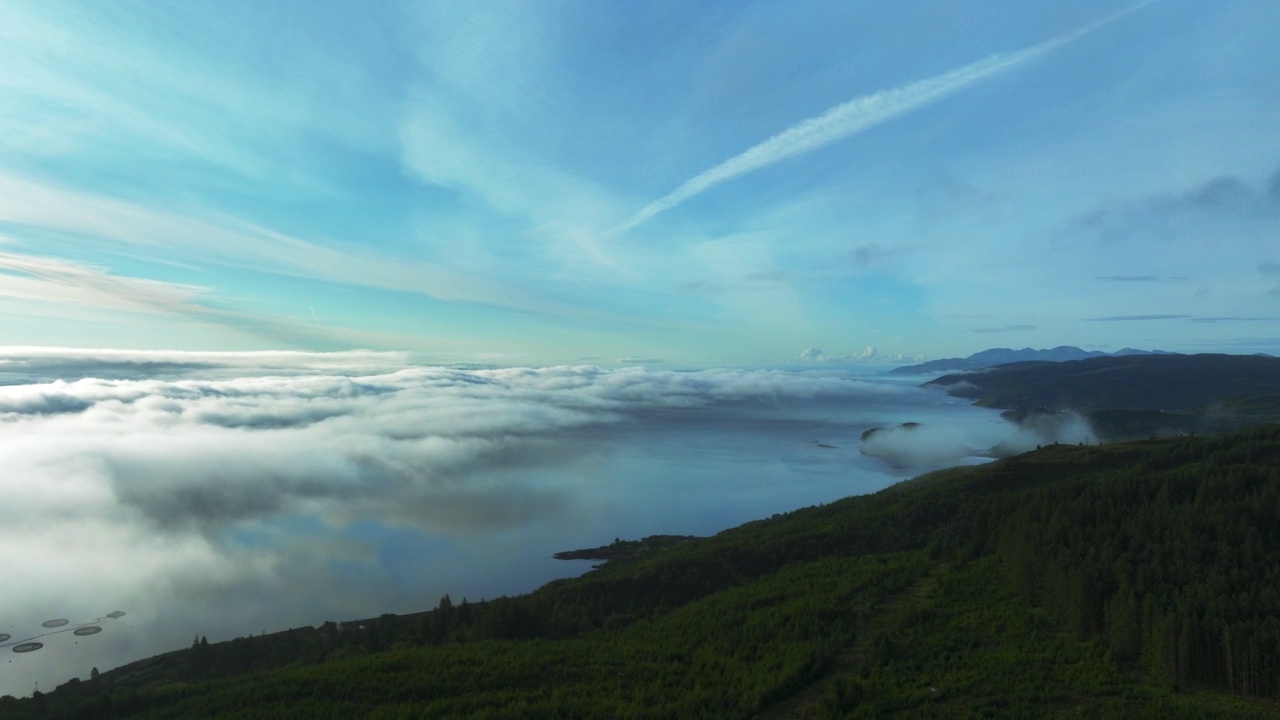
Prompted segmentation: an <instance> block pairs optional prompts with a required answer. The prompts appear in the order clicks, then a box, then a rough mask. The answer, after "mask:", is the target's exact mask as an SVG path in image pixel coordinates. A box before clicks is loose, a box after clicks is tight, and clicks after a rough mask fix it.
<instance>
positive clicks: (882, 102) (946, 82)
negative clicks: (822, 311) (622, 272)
mask: <svg viewBox="0 0 1280 720" xmlns="http://www.w3.org/2000/svg"><path fill="white" fill-rule="evenodd" d="M1152 1H1153V0H1146V1H1145V2H1141V3H1139V4H1137V5H1134V6H1133V7H1131V8H1128V9H1125V10H1122V11H1120V12H1118V13H1115V14H1113V15H1111V16H1109V17H1107V18H1104V19H1102V20H1099V21H1097V22H1095V23H1092V24H1090V25H1088V26H1086V27H1084V28H1081V29H1079V30H1076V31H1073V32H1070V33H1066V34H1063V35H1060V36H1058V37H1056V38H1053V39H1051V40H1047V41H1045V42H1043V43H1040V44H1039V45H1034V46H1032V47H1029V48H1025V49H1023V50H1019V51H1017V52H1013V53H1007V54H997V55H992V56H991V57H988V58H984V59H982V60H979V61H978V62H975V63H971V64H969V65H965V66H963V67H960V68H956V69H955V70H952V71H950V72H947V73H943V74H942V75H937V76H934V77H931V78H928V79H925V80H918V81H916V82H914V83H910V84H908V85H904V86H902V87H898V88H893V89H891V90H881V91H880V92H877V93H873V94H871V95H864V96H862V97H857V98H854V99H853V100H850V101H848V102H845V103H842V104H840V105H837V106H835V107H833V108H831V109H829V110H827V111H826V112H824V113H822V114H821V115H818V116H816V117H812V118H809V119H808V120H805V121H803V122H801V123H799V124H796V125H793V126H791V127H789V128H787V129H786V130H783V131H782V132H780V133H778V134H777V135H774V136H773V137H771V138H769V139H768V140H765V141H764V142H762V143H760V144H759V145H756V146H754V147H752V148H750V149H748V150H746V151H745V152H743V153H740V154H738V155H735V156H734V157H732V158H729V159H728V160H725V161H724V162H722V163H720V164H719V165H716V166H715V167H713V168H711V169H709V170H706V171H704V172H702V173H700V174H698V175H696V176H694V177H693V178H691V179H689V180H687V181H685V182H684V183H683V184H681V185H680V186H679V187H677V188H676V189H675V190H673V191H671V192H670V193H668V194H666V195H664V196H663V197H661V198H658V199H657V200H655V201H653V202H651V203H649V204H648V205H646V206H644V207H643V208H641V209H640V210H639V211H638V212H636V213H635V214H634V215H632V216H631V217H630V218H629V219H627V221H626V222H624V223H622V224H621V225H619V226H617V227H615V228H614V229H613V231H612V232H614V233H622V232H626V231H627V230H630V229H632V228H634V227H636V226H637V225H640V224H641V223H643V222H644V221H646V220H648V219H649V218H651V217H653V216H654V215H657V214H658V213H661V212H664V211H666V210H670V209H671V208H673V207H675V206H677V205H679V204H681V203H683V202H684V201H686V200H688V199H690V198H692V197H694V196H695V195H698V194H701V193H703V192H706V191H707V190H710V189H711V188H713V187H715V186H716V185H719V184H720V183H723V182H727V181H729V180H732V179H733V178H736V177H739V176H741V175H745V174H747V173H750V172H754V171H756V170H760V169H762V168H765V167H768V166H770V165H773V164H774V163H777V162H781V161H783V160H786V159H788V158H792V157H795V156H797V155H802V154H804V153H807V152H811V151H813V150H817V149H818V148H820V147H823V146H824V145H829V144H831V143H833V142H836V141H838V140H843V139H845V138H847V137H851V136H853V135H856V134H858V133H861V132H864V131H866V130H869V129H871V128H873V127H875V126H877V125H880V124H882V123H885V122H888V121H889V120H892V119H894V118H896V117H900V116H902V115H905V114H907V113H910V112H913V111H915V110H919V109H921V108H924V107H928V106H929V105H932V104H933V103H936V102H938V101H940V100H943V99H945V98H947V97H950V96H951V95H954V94H956V93H958V92H960V91H962V90H965V89H966V88H969V87H972V86H974V85H977V84H979V83H982V82H983V81H986V80H990V79H992V78H994V77H997V76H999V75H1000V74H1002V73H1005V72H1009V71H1012V70H1015V69H1017V68H1019V67H1021V66H1023V65H1026V64H1028V63H1030V62H1032V61H1033V60H1035V59H1036V58H1039V57H1041V56H1042V55H1045V54H1046V53H1048V52H1050V51H1052V50H1054V49H1056V48H1058V47H1060V46H1062V45H1065V44H1066V43H1069V42H1071V41H1073V40H1076V39H1078V38H1080V37H1083V36H1084V35H1087V34H1088V33H1091V32H1093V31H1094V30H1097V29H1098V28H1101V27H1103V26H1104V25H1107V24H1108V23H1111V22H1114V21H1115V20H1118V19H1119V18H1121V17H1124V16H1125V15H1128V14H1129V13H1131V12H1133V11H1135V10H1137V9H1139V8H1141V7H1142V6H1144V5H1147V4H1148V3H1150V2H1152Z"/></svg>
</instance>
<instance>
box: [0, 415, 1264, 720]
mask: <svg viewBox="0 0 1280 720" xmlns="http://www.w3.org/2000/svg"><path fill="white" fill-rule="evenodd" d="M1278 525H1280V426H1268V427H1259V428H1255V429H1252V430H1249V431H1247V432H1243V433H1238V434H1234V435H1228V436H1221V437H1196V438H1190V437H1184V438H1167V439H1163V440H1144V441H1137V442H1131V443H1115V444H1109V445H1103V446H1097V445H1095V446H1074V445H1061V446H1057V445H1054V446H1046V447H1044V448H1042V449H1039V450H1036V451H1034V452H1030V453H1026V454H1023V455H1019V456H1016V457H1013V458H1009V459H1006V460H1001V461H997V462H993V463H990V464H987V465H983V466H977V467H964V468H955V469H951V470H945V471H941V472H936V473H931V474H929V475H924V476H921V477H919V478H916V479H915V480H911V481H907V482H904V483H900V484H898V485H896V486H893V487H890V488H888V489H886V490H883V491H881V492H879V493H875V494H873V495H867V496H860V497H852V498H847V499H844V500H840V501H837V502H834V503H831V504H828V505H822V506H816V507H810V508H804V509H801V510H797V511H794V512H790V513H786V514H780V515H775V516H773V517H771V518H768V519H763V520H758V521H755V522H752V523H747V524H746V525H742V526H740V527H737V528H733V529H731V530H727V531H725V532H722V533H720V534H718V535H716V536H714V537H710V538H686V539H684V540H683V541H682V542H679V543H675V544H672V545H669V546H667V547H665V548H662V549H658V550H656V551H655V552H653V553H647V554H642V555H638V556H633V557H630V558H628V559H619V560H611V561H609V562H607V563H606V564H604V565H603V566H602V567H601V568H599V569H598V570H594V571H592V572H589V573H587V574H586V575H584V576H582V577H580V578H576V579H570V580H559V581H555V582H552V583H549V584H548V585H546V586H544V587H542V588H541V589H539V590H537V591H535V592H533V593H531V594H529V595H524V596H520V597H514V598H499V599H497V600H492V601H489V602H480V603H467V602H466V601H462V602H460V603H454V602H452V601H451V600H449V599H448V598H447V597H446V598H445V599H443V600H442V601H441V602H440V604H439V606H438V607H437V608H435V609H434V610H431V611H429V612H425V613H421V614H418V615H415V616H408V617H396V616H394V615H384V616H382V617H379V618H376V619H369V620H365V621H360V622H353V623H326V624H325V625H323V626H321V627H318V628H305V629H301V628H299V629H295V630H292V631H288V632H285V633H276V634H275V635H267V636H257V637H246V638H238V639H236V640H234V641H231V642H225V643H212V644H205V643H199V642H198V643H196V644H195V645H193V646H192V647H191V648H190V649H187V650H183V651H178V652H174V653H169V654H167V655H164V656H160V657H158V658H154V659H152V660H150V661H145V662H143V663H137V664H134V665H132V666H128V667H127V668H124V669H120V670H116V671H110V672H106V673H102V674H101V676H99V677H98V678H96V679H93V680H89V681H73V682H69V683H67V684H64V685H62V686H60V687H59V688H58V689H57V690H55V691H54V692H51V693H47V694H45V695H41V696H38V697H33V698H29V699H23V700H16V699H13V698H3V699H0V717H4V718H6V720H27V719H29V718H31V719H34V718H42V719H43V718H50V719H54V720H56V719H58V718H180V717H220V718H269V717H307V718H310V717H321V718H349V717H379V718H418V717H431V718H437V717H439V718H463V717H477V718H479V717H494V718H497V717H504V718H505V717H511V718H518V717H574V718H618V717H628V718H699V717H705V718H717V719H719V718H726V719H732V718H783V717H853V718H864V717H865V718H874V717H886V716H903V717H939V718H946V717H1037V718H1040V717H1047V718H1067V717H1092V718H1150V719H1152V720H1156V719H1158V720H1174V719H1176V718H1274V717H1278V716H1280V620H1277V618H1280V592H1278V591H1277V588H1280V562H1277V559H1278V558H1280V533H1276V532H1275V528H1276V527H1277V526H1278Z"/></svg>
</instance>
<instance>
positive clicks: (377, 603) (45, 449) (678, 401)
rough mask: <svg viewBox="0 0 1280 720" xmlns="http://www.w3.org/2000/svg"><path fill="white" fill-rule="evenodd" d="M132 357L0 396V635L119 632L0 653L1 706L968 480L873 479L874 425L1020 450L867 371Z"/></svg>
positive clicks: (951, 401)
mask: <svg viewBox="0 0 1280 720" xmlns="http://www.w3.org/2000/svg"><path fill="white" fill-rule="evenodd" d="M80 360H83V359H79V360H77V362H80ZM142 360H145V362H142V363H140V364H139V365H138V366H137V368H135V369H134V370H131V369H130V368H131V367H133V366H131V365H130V362H131V361H130V360H129V359H128V358H124V359H121V358H119V357H113V358H112V359H111V365H110V371H111V372H110V378H101V377H94V372H93V369H94V368H93V367H92V364H91V363H84V367H83V368H81V370H80V375H81V376H80V377H76V376H75V375H67V371H66V368H67V367H68V366H69V365H70V363H68V362H67V361H66V360H65V358H64V359H63V360H61V361H60V362H59V363H58V364H57V366H56V372H55V373H53V374H54V375H61V377H62V378H64V379H53V377H52V376H45V375H42V374H41V370H40V368H39V367H36V366H38V365H39V363H38V362H37V361H28V362H25V363H23V364H22V365H21V377H10V378H9V382H10V384H8V385H7V386H4V387H0V464H3V467H4V468H5V469H6V470H5V472H4V474H3V475H0V492H2V493H3V497H5V498H6V502H5V504H4V506H3V507H0V568H3V572H4V574H5V577H4V578H3V588H4V589H3V590H2V591H0V593H2V596H3V602H0V612H2V615H0V633H5V634H9V635H11V636H12V637H13V639H15V640H18V639H23V638H26V637H31V636H34V635H37V634H39V633H40V632H41V628H40V624H41V623H42V622H44V621H46V620H49V619H50V618H52V617H58V618H69V619H70V621H71V622H80V621H82V620H90V619H93V618H98V617H100V616H103V615H104V614H105V613H107V612H110V611H112V610H116V609H122V610H125V611H127V612H128V613H129V614H128V615H127V616H126V617H124V618H120V619H117V620H114V621H112V622H108V623H104V624H103V632H101V633H99V634H97V635H95V636H93V637H74V636H72V635H70V634H67V635H66V636H62V635H59V636H53V637H50V638H48V639H47V641H46V642H45V647H44V648H42V649H40V650H39V651H37V652H32V653H26V654H22V655H17V654H14V653H12V652H9V651H8V650H7V649H3V650H0V652H2V653H3V654H0V659H2V660H3V663H2V664H0V694H15V695H25V694H29V693H30V692H31V690H32V688H33V686H34V683H36V682H39V684H40V687H41V689H44V690H49V689H52V688H53V686H55V685H56V684H59V683H62V682H65V681H66V680H68V679H70V678H71V677H77V676H78V677H81V678H87V677H88V674H89V671H90V669H91V668H92V667H97V668H99V669H100V670H106V669H108V668H111V667H115V666H117V665H119V664H123V663H125V662H129V661H132V660H136V659H140V658H143V657H148V656H150V655H154V654H157V653H160V652H165V651H168V650H173V649H178V648H181V647H185V646H187V645H189V644H190V643H191V640H192V637H193V636H195V635H205V636H207V637H208V638H209V640H210V641H218V640H225V639H230V638H232V637H235V636H240V635H248V634H257V633H260V632H262V631H267V632H272V631H276V630H282V629H285V628H287V627H290V626H301V625H315V624H319V623H321V622H323V621H325V620H348V619H355V618H362V617H370V616H377V615H379V614H381V613H384V612H394V613H407V612H413V611H417V610H422V609H427V608H429V607H432V606H434V604H435V603H436V602H437V600H438V598H439V597H440V595H441V594H443V593H449V594H450V595H451V596H452V597H453V598H454V599H455V601H456V600H459V599H461V598H462V597H464V596H465V597H467V598H468V599H471V600H478V599H481V598H492V597H496V596H498V595H502V594H518V593H523V592H528V591H530V590H533V589H534V588H536V587H537V586H539V585H540V584H542V583H544V582H546V581H548V580H550V579H553V578H557V577H566V576H571V575H576V574H579V573H581V572H584V571H585V570H587V568H588V567H589V563H582V562H563V561H557V560H554V559H552V558H551V555H552V553H554V552H556V551H559V550H566V549H572V548H577V547H587V546H595V545H600V544H604V543H608V542H610V541H612V540H613V538H614V537H624V538H636V537H642V536H645V535H650V534H655V533H679V534H696V535H707V534H712V533H715V532H718V531H720V530H723V529H725V528H728V527H732V526H734V525H737V524H740V523H742V522H746V521H748V520H753V519H757V518H760V517H766V516H769V515H772V514H774V513H778V512H785V511H789V510H793V509H796V508H799V507H804V506H808V505H813V504H818V503H825V502H830V501H833V500H836V499H838V498H841V497H845V496H848V495H856V494H863V493H869V492H874V491H876V490H879V489H881V488H883V487H885V486H887V485H889V484H892V483H893V482H896V481H899V480H901V479H904V478H907V477H911V476H914V475H916V474H919V473H921V472H924V471H927V470H929V469H932V468H933V467H938V466H943V465H952V464H957V463H958V462H979V461H980V460H979V459H976V458H966V457H964V456H963V453H961V454H960V455H956V454H955V453H954V452H953V451H950V450H949V451H947V452H935V451H933V450H930V451H927V452H923V453H921V454H920V456H919V457H917V458H915V460H913V462H914V463H915V464H914V465H913V466H911V467H904V466H902V465H903V463H891V462H886V461H885V460H884V459H883V458H880V457H874V456H870V455H865V454H863V453H862V452H860V447H859V445H860V442H859V438H860V435H861V434H862V433H863V432H864V431H866V430H867V429H869V428H872V427H885V426H896V425H898V424H900V423H903V422H919V423H922V427H923V428H928V429H929V433H930V434H929V435H928V436H922V437H921V440H922V442H923V441H925V440H927V439H929V438H933V439H934V440H936V438H938V437H945V438H947V444H949V446H951V445H954V446H958V447H961V448H963V447H978V448H983V447H990V446H992V445H994V444H996V443H998V442H1000V441H1001V440H1003V439H1005V438H1007V437H1009V436H1010V435H1011V433H1012V432H1013V428H1012V427H1011V426H1010V425H1009V424H1008V423H1005V422H1004V421H1003V420H1001V419H1000V418H999V417H998V415H997V414H996V413H995V412H993V411H990V410H984V409H980V408H975V407H971V406H970V405H969V404H968V403H967V402H966V401H962V400H957V399H955V398H951V397H948V396H946V395H944V394H941V393H939V392H937V391H936V390H932V389H928V390H926V389H922V388H918V387H915V385H914V382H915V381H914V380H907V381H904V380H902V379H899V378H890V377H885V376H882V375H880V374H878V373H875V372H871V371H863V372H861V373H854V372H850V371H845V370H822V371H781V370H773V371H762V370H709V371H698V372H678V371H670V370H663V371H656V370H645V369H642V368H624V369H617V370H603V369H600V368H595V367H559V368H505V369H504V368H499V369H472V370H462V369H457V368H439V367H415V366H408V365H403V359H401V358H386V357H379V358H371V359H363V360H362V359H359V358H357V359H356V360H354V361H353V362H355V364H356V367H354V368H353V367H351V366H350V364H348V363H345V362H344V363H335V362H334V358H333V357H331V356H324V357H318V358H317V359H316V360H315V361H314V362H311V363H310V364H308V360H307V358H300V359H299V358H293V359H291V362H293V363H294V364H295V365H297V366H298V367H295V368H294V369H293V370H292V371H291V372H289V373H282V372H280V367H279V364H278V363H275V362H274V361H273V362H267V363H263V364H262V366H261V367H259V366H257V365H255V362H254V361H253V360H252V359H246V358H244V357H228V358H222V359H219V358H209V357H201V358H199V361H198V363H194V362H193V364H192V365H191V366H190V367H185V366H184V362H185V361H184V360H183V358H180V357H179V358H155V357H149V358H142ZM362 362H364V363H366V364H367V366H368V372H367V373H362V372H361V371H360V370H361V368H360V364H361V363H362ZM397 362H398V363H400V365H401V366H399V367H386V365H387V364H388V363H391V364H395V363H397ZM158 363H163V365H162V366H163V368H164V372H163V374H162V376H160V377H156V376H154V375H152V374H149V371H148V369H147V365H148V364H149V365H150V366H152V367H155V366H157V364H158ZM51 372H52V371H51ZM103 374H106V373H103ZM931 442H932V441H931ZM46 616H48V617H46Z"/></svg>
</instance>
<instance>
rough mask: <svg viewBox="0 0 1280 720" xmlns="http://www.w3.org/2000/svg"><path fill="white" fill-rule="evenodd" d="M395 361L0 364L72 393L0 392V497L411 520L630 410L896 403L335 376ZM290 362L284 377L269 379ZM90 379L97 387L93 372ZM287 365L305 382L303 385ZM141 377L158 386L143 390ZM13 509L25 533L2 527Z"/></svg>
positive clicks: (821, 389) (736, 385)
mask: <svg viewBox="0 0 1280 720" xmlns="http://www.w3.org/2000/svg"><path fill="white" fill-rule="evenodd" d="M402 360H403V356H401V355H397V354H380V353H332V354H325V353H311V354H303V353H297V354H291V353H232V354H214V353H128V352H118V351H117V352H112V351H107V352H100V353H97V352H95V351H68V352H58V351H56V350H52V349H40V348H34V349H8V350H5V351H4V352H3V353H0V372H3V373H4V374H5V375H8V376H10V380H11V381H12V379H13V378H14V377H19V378H33V377H53V376H61V375H67V374H68V371H72V370H74V371H75V372H74V373H72V375H73V376H74V375H79V376H80V377H79V379H75V380H72V381H67V380H61V379H59V380H52V381H37V382H29V383H25V384H10V385H7V386H3V387H0V458H5V461H4V462H5V465H6V467H8V468H10V469H11V472H10V473H9V474H8V475H7V476H6V480H5V481H4V483H5V485H6V490H7V492H11V493H13V494H15V495H17V494H22V492H23V490H24V488H26V489H30V488H28V486H29V485H31V484H32V483H35V484H38V485H40V486H41V487H42V488H43V489H44V490H43V491H46V492H53V493H55V494H57V495H58V497H60V498H61V500H60V501H59V502H70V503H72V504H74V500H73V498H74V496H75V493H74V492H72V491H71V488H79V490H78V491H77V492H84V493H85V496H86V497H88V498H93V502H94V503H96V504H102V503H106V504H107V505H109V506H111V508H110V512H109V513H108V515H109V516H112V517H118V518H128V517H135V518H137V519H138V520H141V521H144V522H145V523H147V524H149V525H151V526H152V527H153V529H154V530H156V531H159V532H165V533H179V534H184V533H191V532H197V533H200V534H203V535H206V536H209V537H213V536H216V535H217V533H219V532H222V531H224V530H226V529H227V528H229V527H232V526H234V525H236V524H237V523H243V522H251V521H261V520H264V519H267V518H271V517H275V516H277V515H280V514H282V513H287V512H290V511H293V510H296V509H298V508H299V507H303V506H307V507H311V508H313V509H319V510H332V509H333V508H334V507H335V506H336V505H335V504H342V505H344V506H347V507H348V508H350V507H361V508H364V509H365V510H366V511H367V512H368V513H369V516H370V517H384V516H385V517H393V516H394V517H400V518H406V517H408V515H407V514H406V513H404V512H400V511H397V512H391V511H392V510H393V509H395V508H403V507H405V506H406V503H407V504H408V505H411V506H412V505H426V504H430V503H431V502H433V501H434V500H433V499H434V498H440V501H441V502H442V503H445V504H448V505H450V506H460V505H463V504H467V503H480V504H483V502H484V501H485V499H486V497H496V496H497V495H502V494H504V493H505V492H507V491H508V490H513V489H512V488H489V489H488V490H485V491H483V492H481V491H477V487H483V478H485V477H486V474H487V473H489V472H490V471H492V470H494V469H495V468H497V467H501V466H504V465H506V464H509V463H512V462H518V463H520V464H529V463H532V464H534V465H537V464H539V463H542V462H552V461H554V458H556V457H559V456H561V455H563V454H565V453H572V452H578V451H579V450H575V449H574V448H575V447H576V445H575V443H574V442H573V439H574V438H575V437H577V433H579V431H583V430H586V429H590V428H599V427H603V426H608V425H612V424H616V423H619V422H625V421H628V419H629V418H634V417H636V414H637V413H640V412H647V411H652V410H655V409H663V408H685V409H688V408H706V407H712V406H721V405H735V404H741V403H747V404H751V403H758V402H762V401H767V402H770V403H772V402H776V401H777V400H778V399H779V398H793V399H815V398H819V399H820V398H849V397H856V396H878V397H879V396H883V397H891V396H894V395H895V394H896V393H897V392H899V391H897V390H895V389H891V388H883V387H880V386H875V385H868V384H866V383H861V382H856V381H851V380H848V379H843V378H839V377H835V376H830V375H805V374H796V373H782V372H770V371H703V372H690V373H682V372H673V371H661V372H660V371H652V370H644V369H642V368H627V369H621V370H615V371H606V370H602V369H599V368H595V367H589V366H583V367H560V368H546V369H529V368H515V369H489V370H460V369H450V368H440V367H408V368H404V369H400V370H398V371H394V372H386V373H379V374H371V375H347V374H341V371H342V370H344V369H350V368H353V367H385V366H387V365H396V364H398V363H400V362H401V361H402ZM290 362H292V363H294V364H295V369H294V370H292V371H291V372H292V373H293V374H288V373H286V372H282V366H284V365H286V364H288V363H290ZM95 364H96V366H97V367H98V368H99V369H101V370H104V371H105V372H101V373H94V366H95ZM296 366H301V367H303V368H307V369H310V370H311V371H312V372H311V373H309V374H299V370H298V369H297V367H296ZM317 370H319V371H322V372H323V371H327V374H315V371H317ZM152 371H156V375H158V376H161V377H164V378H167V379H160V377H146V378H144V377H143V376H144V375H145V374H147V373H149V372H152ZM250 371H252V372H253V373H257V374H246V373H248V372H250ZM237 372H238V373H239V376H236V377H225V378H223V379H216V378H217V376H219V375H227V374H234V373H237ZM94 374H99V375H116V376H118V377H133V378H137V379H105V378H102V377H94V376H93V375H94ZM210 378H214V379H210ZM60 489H66V490H67V492H66V493H63V492H62V491H61V490H60ZM38 494H39V493H37V495H38ZM24 497H25V498H26V499H25V500H23V501H22V502H18V503H16V504H15V503H13V502H10V503H8V504H7V505H6V506H5V507H4V508H0V516H4V517H6V519H7V520H9V521H12V522H18V521H19V520H21V523H22V524H23V525H27V524H29V523H34V522H39V521H40V519H41V518H42V517H43V511H42V509H41V508H40V507H39V505H40V501H39V499H38V497H36V498H33V497H32V496H31V494H30V493H27V495H25V496H24ZM356 499H359V501H360V502H359V503H357V504H355V505H352V503H353V501H354V500H356ZM544 501H545V502H550V500H549V499H544ZM18 509H21V510H22V512H21V518H19V517H18V516H17V515H12V514H11V513H16V512H17V511H18ZM102 509H103V508H98V510H102ZM46 510H47V508H46ZM344 513H345V516H347V517H349V516H350V514H351V511H350V510H349V509H348V510H345V511H344ZM421 517H422V518H427V517H428V515H422V516H421ZM469 517H474V518H476V525H475V526H474V527H472V528H471V530H472V531H477V530H480V529H483V524H481V522H480V521H481V520H482V519H484V518H493V519H495V520H500V519H504V518H505V519H507V520H511V521H513V522H514V521H515V515H514V514H513V512H512V511H509V510H504V511H494V512H489V511H487V510H484V509H483V508H476V509H475V512H473V513H471V515H469ZM424 522H426V521H425V520H424Z"/></svg>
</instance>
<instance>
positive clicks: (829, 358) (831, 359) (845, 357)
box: [799, 347, 879, 363]
mask: <svg viewBox="0 0 1280 720" xmlns="http://www.w3.org/2000/svg"><path fill="white" fill-rule="evenodd" d="M878 356H879V353H878V351H877V350H876V349H875V348H874V347H866V348H863V349H862V352H859V353H856V354H853V355H850V354H848V353H845V354H841V355H828V354H826V353H824V352H823V351H821V350H819V349H818V348H815V347H809V348H805V349H804V350H802V351H800V355H799V359H800V360H804V361H805V362H813V363H847V362H865V361H868V360H874V359H876V358H877V357H878Z"/></svg>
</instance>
